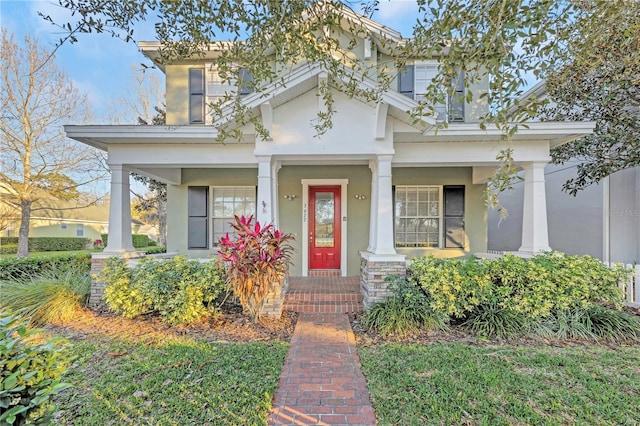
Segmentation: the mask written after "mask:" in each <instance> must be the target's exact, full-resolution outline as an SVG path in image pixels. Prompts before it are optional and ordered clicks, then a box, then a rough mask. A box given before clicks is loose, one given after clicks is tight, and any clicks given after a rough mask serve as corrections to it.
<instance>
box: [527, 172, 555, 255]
mask: <svg viewBox="0 0 640 426" xmlns="http://www.w3.org/2000/svg"><path fill="white" fill-rule="evenodd" d="M546 164H547V163H546V162H532V163H528V164H525V165H524V173H525V174H524V205H523V209H522V246H521V247H520V249H519V251H521V252H526V253H537V252H540V251H549V250H551V248H550V247H549V230H548V227H547V198H546V193H545V184H544V167H545V166H546Z"/></svg>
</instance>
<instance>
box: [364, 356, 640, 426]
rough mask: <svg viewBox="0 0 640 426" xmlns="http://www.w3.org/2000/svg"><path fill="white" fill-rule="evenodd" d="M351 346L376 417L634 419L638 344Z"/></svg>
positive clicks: (404, 420) (407, 420)
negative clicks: (366, 382)
mask: <svg viewBox="0 0 640 426" xmlns="http://www.w3.org/2000/svg"><path fill="white" fill-rule="evenodd" d="M359 353H360V358H361V361H362V365H363V370H364V373H365V376H366V377H367V381H368V386H369V390H370V392H371V397H372V401H373V405H374V408H375V410H376V414H377V416H378V419H379V424H380V425H397V424H402V425H422V424H487V425H501V424H502V425H510V424H551V425H553V424H638V423H640V410H639V409H638V407H640V346H628V347H618V348H616V349H611V348H608V347H604V346H590V347H567V348H555V347H549V346H532V347H516V346H499V347H473V346H463V345H460V344H433V345H428V346H420V345H401V344H386V345H380V346H370V347H365V348H361V349H360V350H359ZM400 360H401V362H399V361H400Z"/></svg>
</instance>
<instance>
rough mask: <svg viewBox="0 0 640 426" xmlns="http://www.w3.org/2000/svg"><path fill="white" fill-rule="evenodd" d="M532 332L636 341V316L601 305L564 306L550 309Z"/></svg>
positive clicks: (639, 331)
mask: <svg viewBox="0 0 640 426" xmlns="http://www.w3.org/2000/svg"><path fill="white" fill-rule="evenodd" d="M533 333H534V334H538V335H542V336H544V337H556V338H559V339H568V338H573V339H596V340H599V339H605V340H615V341H624V340H632V341H640V318H637V317H634V316H631V315H629V314H627V313H626V312H624V311H620V310H615V309H610V308H607V307H604V306H591V307H589V308H586V309H585V308H573V309H565V310H560V311H556V312H553V313H552V314H551V315H549V316H548V317H547V318H545V319H544V321H541V322H540V323H539V324H538V325H537V326H536V327H535V328H534V329H533Z"/></svg>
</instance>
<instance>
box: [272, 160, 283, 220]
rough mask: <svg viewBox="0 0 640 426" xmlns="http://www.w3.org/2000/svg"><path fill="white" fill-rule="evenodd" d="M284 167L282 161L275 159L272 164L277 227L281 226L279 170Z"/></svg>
mask: <svg viewBox="0 0 640 426" xmlns="http://www.w3.org/2000/svg"><path fill="white" fill-rule="evenodd" d="M281 168H282V163H281V162H280V161H274V162H273V164H272V165H271V186H272V188H271V195H272V198H271V200H272V202H271V204H272V209H271V211H272V214H273V225H274V226H275V227H276V229H279V228H280V208H279V207H278V206H279V205H280V198H279V197H280V196H279V195H278V194H279V193H280V192H279V191H278V172H279V171H280V169H281Z"/></svg>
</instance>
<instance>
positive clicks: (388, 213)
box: [367, 155, 396, 255]
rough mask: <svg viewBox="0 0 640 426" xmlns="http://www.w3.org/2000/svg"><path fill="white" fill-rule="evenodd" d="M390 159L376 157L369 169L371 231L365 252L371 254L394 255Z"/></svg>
mask: <svg viewBox="0 0 640 426" xmlns="http://www.w3.org/2000/svg"><path fill="white" fill-rule="evenodd" d="M392 158H393V156H392V155H378V156H377V158H376V159H375V161H374V162H373V164H372V166H373V167H372V168H371V174H372V176H373V177H372V182H371V183H372V188H371V225H370V226H371V229H370V231H369V238H370V241H369V248H368V249H367V250H368V251H369V252H371V253H373V254H392V255H393V254H396V250H395V244H394V241H393V193H392V187H391V159H392ZM370 167H371V165H370Z"/></svg>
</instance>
